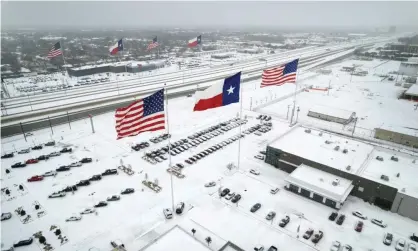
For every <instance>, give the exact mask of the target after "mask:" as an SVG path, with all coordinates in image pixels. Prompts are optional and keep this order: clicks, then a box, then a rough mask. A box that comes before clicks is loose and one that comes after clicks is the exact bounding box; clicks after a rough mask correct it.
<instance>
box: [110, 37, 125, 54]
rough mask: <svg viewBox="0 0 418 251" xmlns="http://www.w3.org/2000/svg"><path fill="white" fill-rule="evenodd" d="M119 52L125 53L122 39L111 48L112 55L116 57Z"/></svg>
mask: <svg viewBox="0 0 418 251" xmlns="http://www.w3.org/2000/svg"><path fill="white" fill-rule="evenodd" d="M119 51H123V42H122V39H121V40H119V41H118V42H117V43H116V44H114V45H112V46H110V48H109V52H110V55H115V54H117V53H118V52H119Z"/></svg>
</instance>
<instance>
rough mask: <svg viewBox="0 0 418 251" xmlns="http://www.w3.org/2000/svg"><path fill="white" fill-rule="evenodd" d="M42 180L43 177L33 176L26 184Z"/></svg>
mask: <svg viewBox="0 0 418 251" xmlns="http://www.w3.org/2000/svg"><path fill="white" fill-rule="evenodd" d="M43 179H44V177H43V176H39V175H35V176H32V177H30V178H29V179H28V182H32V181H41V180H43Z"/></svg>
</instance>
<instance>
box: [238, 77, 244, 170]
mask: <svg viewBox="0 0 418 251" xmlns="http://www.w3.org/2000/svg"><path fill="white" fill-rule="evenodd" d="M239 82H240V83H239V102H240V112H239V119H240V124H239V138H238V170H239V166H240V163H241V158H240V157H241V134H242V132H241V130H242V129H241V127H242V123H241V120H242V89H243V88H242V86H241V76H240V81H239Z"/></svg>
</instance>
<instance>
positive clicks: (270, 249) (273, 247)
mask: <svg viewBox="0 0 418 251" xmlns="http://www.w3.org/2000/svg"><path fill="white" fill-rule="evenodd" d="M277 250H278V249H277V248H276V247H275V246H270V247H269V249H267V251H277Z"/></svg>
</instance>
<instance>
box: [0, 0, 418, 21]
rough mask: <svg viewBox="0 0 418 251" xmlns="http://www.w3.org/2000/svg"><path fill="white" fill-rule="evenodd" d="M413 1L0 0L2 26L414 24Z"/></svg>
mask: <svg viewBox="0 0 418 251" xmlns="http://www.w3.org/2000/svg"><path fill="white" fill-rule="evenodd" d="M417 10H418V2H201V1H200V2H198V1H196V2H116V1H115V2H104V1H100V2H75V1H71V2H62V1H60V2H5V1H2V2H1V25H2V27H3V28H11V27H13V28H27V27H32V28H37V27H57V28H60V27H63V28H64V27H65V28H69V27H97V28H99V27H100V28H113V27H121V28H122V27H138V28H143V27H152V26H153V27H155V26H157V27H173V26H175V27H182V28H194V27H200V26H207V27H214V28H216V27H231V28H236V27H246V26H269V27H278V28H280V27H304V26H308V27H323V26H327V27H371V28H372V27H377V26H388V25H397V26H404V25H417V24H418V11H417Z"/></svg>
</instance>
